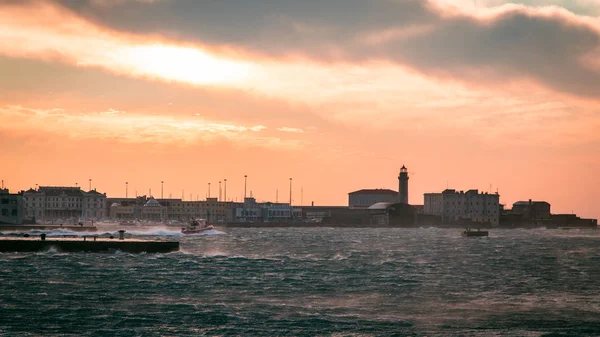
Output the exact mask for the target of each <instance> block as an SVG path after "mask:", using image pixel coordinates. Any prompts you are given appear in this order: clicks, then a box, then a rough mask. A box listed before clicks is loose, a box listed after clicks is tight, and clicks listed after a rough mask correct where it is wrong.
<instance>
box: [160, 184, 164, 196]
mask: <svg viewBox="0 0 600 337" xmlns="http://www.w3.org/2000/svg"><path fill="white" fill-rule="evenodd" d="M164 183H165V182H164V181H162V180H161V182H160V198H161V199H163V185H164Z"/></svg>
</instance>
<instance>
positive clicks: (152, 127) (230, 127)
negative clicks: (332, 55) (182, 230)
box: [0, 106, 303, 149]
mask: <svg viewBox="0 0 600 337" xmlns="http://www.w3.org/2000/svg"><path fill="white" fill-rule="evenodd" d="M2 120H6V121H8V120H10V121H11V122H10V123H0V130H1V129H6V130H10V131H11V132H13V133H14V132H17V131H27V132H30V131H31V130H39V131H43V132H51V133H58V134H61V135H65V136H67V137H70V138H72V139H113V140H119V141H122V142H125V143H155V144H180V145H185V144H194V143H198V142H213V141H218V140H220V139H225V140H228V141H231V142H233V143H235V144H236V145H239V146H260V147H274V148H286V149H293V148H299V147H300V146H302V145H303V142H301V141H298V140H294V139H286V140H284V139H281V138H279V137H271V136H268V135H254V133H260V132H261V131H263V130H265V129H266V127H265V126H264V125H254V126H243V125H235V124H227V123H216V122H212V121H205V120H198V119H193V120H189V119H185V118H177V117H172V116H161V115H140V114H130V113H126V112H124V111H118V110H114V109H109V110H107V111H102V112H97V113H85V114H82V113H72V112H69V111H66V110H64V109H56V108H55V109H33V108H27V107H23V106H2V107H0V121H2Z"/></svg>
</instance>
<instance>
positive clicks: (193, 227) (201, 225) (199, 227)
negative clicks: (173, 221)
mask: <svg viewBox="0 0 600 337" xmlns="http://www.w3.org/2000/svg"><path fill="white" fill-rule="evenodd" d="M211 229H213V226H212V225H210V224H209V223H208V221H206V219H196V218H193V219H192V221H190V223H189V224H188V225H187V226H186V227H183V228H182V229H181V233H183V234H200V233H204V232H206V231H209V230H211Z"/></svg>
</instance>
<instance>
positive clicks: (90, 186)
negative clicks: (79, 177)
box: [89, 178, 92, 191]
mask: <svg viewBox="0 0 600 337" xmlns="http://www.w3.org/2000/svg"><path fill="white" fill-rule="evenodd" d="M89 182H90V184H89V190H90V191H91V190H92V178H90V179H89Z"/></svg>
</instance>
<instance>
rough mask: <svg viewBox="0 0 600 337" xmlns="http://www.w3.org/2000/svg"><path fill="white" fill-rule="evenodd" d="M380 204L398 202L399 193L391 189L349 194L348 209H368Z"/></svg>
mask: <svg viewBox="0 0 600 337" xmlns="http://www.w3.org/2000/svg"><path fill="white" fill-rule="evenodd" d="M378 202H392V203H395V202H398V192H396V191H394V190H389V189H364V190H358V191H354V192H350V193H348V207H352V208H368V207H369V206H371V205H374V204H376V203H378Z"/></svg>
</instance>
